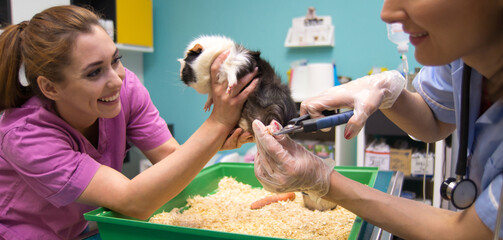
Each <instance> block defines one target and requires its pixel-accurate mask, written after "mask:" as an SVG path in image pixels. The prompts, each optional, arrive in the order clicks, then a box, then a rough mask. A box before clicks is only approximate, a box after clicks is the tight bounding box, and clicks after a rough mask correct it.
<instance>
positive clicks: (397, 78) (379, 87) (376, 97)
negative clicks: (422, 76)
mask: <svg viewBox="0 0 503 240" xmlns="http://www.w3.org/2000/svg"><path fill="white" fill-rule="evenodd" d="M404 87H405V78H404V77H403V76H402V75H401V74H400V73H399V72H398V71H396V70H393V71H386V72H382V73H378V74H374V75H370V76H365V77H362V78H359V79H356V80H353V81H351V82H349V83H346V84H343V85H340V86H335V87H332V88H329V89H327V90H325V91H323V92H322V93H321V94H319V95H318V96H316V97H312V98H309V99H307V100H305V101H303V102H302V104H301V107H300V114H301V115H303V114H306V113H309V115H311V117H312V118H317V117H321V116H322V114H321V112H322V111H323V110H336V109H339V108H353V109H354V110H353V111H354V115H353V117H351V118H350V119H349V122H348V123H347V125H346V130H345V132H344V137H345V138H346V139H350V138H352V137H354V136H356V135H357V134H358V132H360V130H361V129H362V128H363V125H365V122H366V121H367V119H368V117H369V116H370V115H371V114H372V113H374V112H375V111H376V110H377V109H378V108H379V109H388V108H391V107H392V106H393V104H394V103H395V101H396V99H397V98H398V96H399V95H400V93H401V92H402V90H403V89H404Z"/></svg>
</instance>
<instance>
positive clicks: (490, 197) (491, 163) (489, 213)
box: [475, 143, 503, 238]
mask: <svg viewBox="0 0 503 240" xmlns="http://www.w3.org/2000/svg"><path fill="white" fill-rule="evenodd" d="M484 169H485V171H492V173H484V176H491V175H492V176H496V177H494V178H493V179H482V181H483V182H485V181H490V183H489V185H488V186H487V187H486V188H485V189H484V191H483V192H482V193H481V194H480V195H479V196H478V197H477V200H476V201H475V210H476V211H477V215H478V216H479V217H480V219H481V220H482V222H484V224H485V225H486V226H487V227H489V228H490V229H491V230H492V231H493V232H494V231H495V230H494V229H495V228H494V226H495V225H496V217H497V214H498V207H503V206H501V205H500V204H501V203H500V202H499V199H500V194H501V187H502V185H503V143H500V144H499V146H498V147H497V148H496V151H494V153H493V154H492V155H491V156H490V157H489V159H488V160H487V162H486V166H485V167H484ZM499 228H500V235H499V237H500V238H502V237H503V227H502V226H499Z"/></svg>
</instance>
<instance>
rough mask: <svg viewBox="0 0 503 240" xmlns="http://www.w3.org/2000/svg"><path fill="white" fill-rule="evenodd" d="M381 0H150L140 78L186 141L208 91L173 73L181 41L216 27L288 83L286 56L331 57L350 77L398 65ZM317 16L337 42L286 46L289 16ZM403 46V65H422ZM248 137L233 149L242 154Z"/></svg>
mask: <svg viewBox="0 0 503 240" xmlns="http://www.w3.org/2000/svg"><path fill="white" fill-rule="evenodd" d="M382 2H383V0H377V1H376V0H372V1H368V0H351V1H346V0H317V1H305V0H253V1H243V0H213V1H207V0H183V1H182V0H153V6H154V52H153V53H146V54H144V78H145V85H146V87H147V88H148V90H149V91H150V94H151V97H152V100H153V102H154V104H155V105H156V106H157V108H158V109H159V111H160V113H161V116H162V117H163V118H164V119H165V120H166V121H167V122H168V123H173V124H174V126H175V130H174V132H175V137H176V139H177V140H178V141H179V142H180V143H183V142H185V141H186V140H187V139H188V138H189V137H190V135H191V134H192V133H193V132H194V131H195V130H196V129H197V128H198V127H199V126H200V125H201V124H202V123H203V122H204V120H205V119H206V118H207V117H208V116H209V113H205V112H204V111H203V106H204V103H205V101H206V99H207V96H206V95H201V94H198V93H197V92H196V91H195V90H193V89H192V88H188V87H186V86H185V85H184V84H183V83H182V81H181V80H180V79H179V69H180V66H179V63H178V62H177V58H181V57H182V56H183V51H184V50H185V48H186V45H187V44H188V43H189V42H190V41H191V40H193V39H194V38H196V37H197V36H199V35H202V34H219V35H225V36H228V37H230V38H232V39H234V40H235V41H236V42H237V43H241V44H243V45H245V46H246V47H248V48H250V49H253V50H260V51H261V52H262V57H264V58H265V59H267V60H268V61H269V62H270V63H271V64H272V65H273V66H274V67H275V68H276V70H277V72H278V73H280V74H281V75H282V77H283V80H284V81H285V82H286V79H287V78H286V72H287V70H288V69H289V68H290V63H291V62H293V61H296V60H299V59H307V60H308V61H309V62H333V61H335V63H336V64H337V73H338V75H343V76H349V77H352V78H353V79H355V78H358V77H361V76H363V75H365V74H367V72H368V71H369V70H370V69H371V68H372V67H374V66H375V67H386V68H388V69H395V68H397V66H398V64H399V63H400V57H399V55H398V52H397V50H396V45H394V44H393V43H391V42H390V41H389V40H388V39H387V35H386V25H385V23H384V22H382V21H381V19H380V11H381V6H382ZM310 6H313V7H315V8H316V13H317V15H318V16H327V15H330V16H332V22H333V25H334V26H335V47H333V48H330V47H315V48H294V49H292V48H286V47H284V41H285V38H286V35H287V32H288V29H289V28H290V27H291V24H292V18H295V17H300V16H304V15H305V13H306V11H307V8H308V7H310ZM413 51H414V48H413V47H412V46H410V49H409V52H408V55H407V56H408V59H409V68H410V69H414V67H418V66H420V65H419V64H418V63H417V62H416V61H415V60H414V59H413ZM249 146H250V144H247V145H245V146H244V147H243V148H242V149H240V150H239V152H240V153H243V152H244V151H245V150H246V149H247V148H249Z"/></svg>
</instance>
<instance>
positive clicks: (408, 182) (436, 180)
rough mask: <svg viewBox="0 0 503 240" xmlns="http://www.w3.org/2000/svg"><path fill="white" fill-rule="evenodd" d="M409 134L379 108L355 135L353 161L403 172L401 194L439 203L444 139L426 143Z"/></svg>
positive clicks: (444, 152) (437, 205)
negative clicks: (424, 197)
mask: <svg viewBox="0 0 503 240" xmlns="http://www.w3.org/2000/svg"><path fill="white" fill-rule="evenodd" d="M426 146H427V145H426V143H424V142H421V141H416V140H413V139H412V138H410V136H409V135H407V134H406V133H405V132H404V131H402V130H401V129H400V128H398V127H397V126H396V125H395V124H394V123H393V122H391V121H390V120H389V119H388V118H387V117H386V116H385V115H384V114H383V113H382V112H381V111H377V112H375V113H374V114H372V115H371V116H370V117H369V119H368V120H367V122H366V125H365V127H364V128H363V129H362V131H361V132H360V133H359V134H358V137H357V165H358V166H379V167H380V169H383V170H397V171H401V172H403V173H404V175H405V179H404V185H403V190H404V197H410V195H411V193H414V194H412V195H413V197H415V198H422V196H423V181H425V188H426V189H425V190H426V192H425V194H426V199H428V201H431V204H432V205H433V206H435V207H440V204H441V196H440V185H441V183H442V181H443V179H442V175H443V174H442V172H443V165H444V162H445V158H446V146H445V140H441V141H437V142H435V143H429V144H428V152H429V154H428V156H426V154H425V153H426Z"/></svg>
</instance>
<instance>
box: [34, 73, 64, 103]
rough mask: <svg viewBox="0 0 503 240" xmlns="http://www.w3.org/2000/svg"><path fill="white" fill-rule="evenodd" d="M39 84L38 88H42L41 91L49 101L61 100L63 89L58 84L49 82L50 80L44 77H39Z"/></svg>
mask: <svg viewBox="0 0 503 240" xmlns="http://www.w3.org/2000/svg"><path fill="white" fill-rule="evenodd" d="M37 84H38V87H39V88H40V91H41V92H42V94H44V96H45V97H46V98H48V99H51V100H53V101H56V100H57V99H59V95H60V92H61V89H60V88H59V86H58V85H57V84H55V83H54V82H52V81H51V80H49V79H48V78H46V77H44V76H38V77H37Z"/></svg>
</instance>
